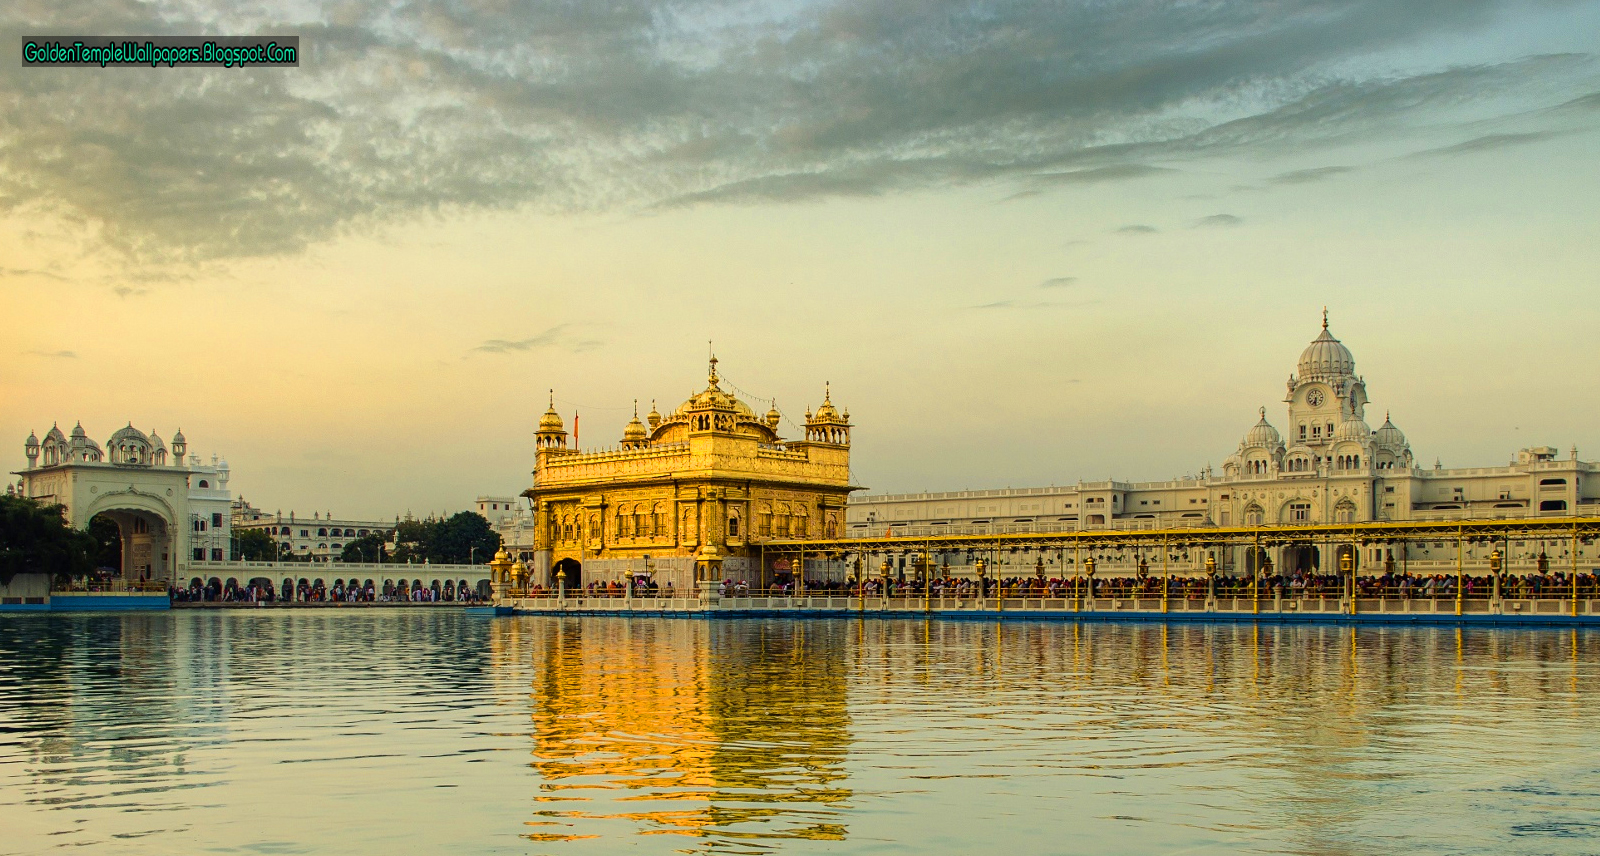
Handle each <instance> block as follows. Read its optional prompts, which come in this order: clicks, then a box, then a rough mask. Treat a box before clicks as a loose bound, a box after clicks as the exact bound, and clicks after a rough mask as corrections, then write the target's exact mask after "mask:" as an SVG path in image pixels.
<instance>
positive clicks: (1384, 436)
mask: <svg viewBox="0 0 1600 856" xmlns="http://www.w3.org/2000/svg"><path fill="white" fill-rule="evenodd" d="M1372 440H1373V442H1375V443H1377V444H1378V445H1380V446H1383V447H1385V448H1387V449H1393V450H1395V451H1399V450H1400V449H1404V448H1405V446H1406V435H1405V434H1404V433H1402V432H1401V431H1400V429H1399V428H1396V427H1394V423H1393V422H1390V421H1389V414H1387V413H1385V414H1383V425H1382V426H1380V427H1379V428H1378V430H1377V431H1374V432H1373V433H1372Z"/></svg>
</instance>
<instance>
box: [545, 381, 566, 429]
mask: <svg viewBox="0 0 1600 856" xmlns="http://www.w3.org/2000/svg"><path fill="white" fill-rule="evenodd" d="M539 430H540V431H565V430H566V426H565V425H563V424H562V422H561V415H560V414H559V413H556V393H555V390H551V391H550V409H549V410H546V411H545V412H544V415H543V416H541V417H539Z"/></svg>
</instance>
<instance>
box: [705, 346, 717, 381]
mask: <svg viewBox="0 0 1600 856" xmlns="http://www.w3.org/2000/svg"><path fill="white" fill-rule="evenodd" d="M706 379H707V380H709V381H710V382H711V386H712V388H715V387H716V385H717V355H716V354H712V355H711V371H710V372H708V373H707V376H706Z"/></svg>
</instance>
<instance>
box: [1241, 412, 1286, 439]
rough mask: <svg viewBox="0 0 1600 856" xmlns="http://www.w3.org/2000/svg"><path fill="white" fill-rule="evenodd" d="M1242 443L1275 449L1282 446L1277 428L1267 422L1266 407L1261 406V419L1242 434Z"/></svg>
mask: <svg viewBox="0 0 1600 856" xmlns="http://www.w3.org/2000/svg"><path fill="white" fill-rule="evenodd" d="M1244 445H1245V446H1247V447H1256V448H1262V449H1276V448H1280V447H1282V446H1283V437H1281V436H1279V434H1278V429H1276V428H1274V427H1272V424H1271V423H1269V422H1267V409H1266V408H1265V407H1263V408H1261V421H1260V422H1257V423H1256V424H1255V426H1254V427H1252V428H1251V429H1250V433H1248V434H1246V435H1244Z"/></svg>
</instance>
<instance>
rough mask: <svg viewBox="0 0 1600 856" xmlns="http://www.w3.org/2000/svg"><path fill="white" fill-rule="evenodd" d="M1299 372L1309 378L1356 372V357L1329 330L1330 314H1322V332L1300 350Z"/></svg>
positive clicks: (1347, 374) (1348, 374)
mask: <svg viewBox="0 0 1600 856" xmlns="http://www.w3.org/2000/svg"><path fill="white" fill-rule="evenodd" d="M1298 370H1299V374H1300V377H1301V379H1302V380H1304V379H1308V378H1319V377H1320V378H1330V377H1349V376H1351V375H1354V374H1355V373H1356V358H1355V357H1354V356H1353V355H1351V353H1350V349H1349V348H1346V347H1345V346H1344V345H1343V344H1341V343H1340V342H1339V340H1338V339H1335V338H1333V334H1332V333H1329V332H1328V316H1327V314H1326V313H1324V314H1323V316H1322V332H1321V333H1320V334H1318V336H1317V338H1315V339H1312V340H1311V344H1309V345H1307V346H1306V349H1305V350H1304V351H1301V352H1300V364H1299V368H1298Z"/></svg>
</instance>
